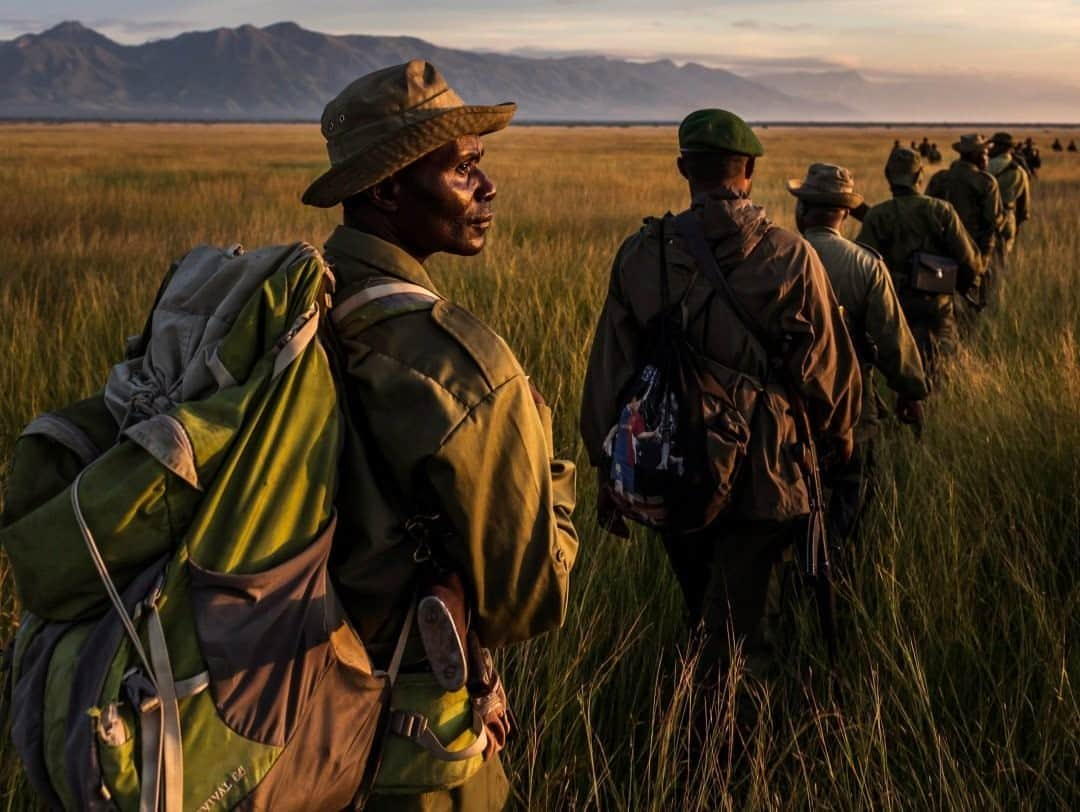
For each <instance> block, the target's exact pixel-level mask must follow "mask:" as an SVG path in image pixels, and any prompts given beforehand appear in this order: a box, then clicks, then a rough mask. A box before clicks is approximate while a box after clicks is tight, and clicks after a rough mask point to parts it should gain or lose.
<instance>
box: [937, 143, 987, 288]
mask: <svg viewBox="0 0 1080 812" xmlns="http://www.w3.org/2000/svg"><path fill="white" fill-rule="evenodd" d="M952 146H953V149H954V150H956V151H957V152H958V153H959V154H960V157H959V158H957V159H956V160H955V161H953V162H952V165H951V166H950V167H949V168H948V169H942V170H941V171H940V172H937V173H936V174H935V175H934V176H933V177H932V178H931V179H930V183H929V184H928V185H927V187H926V193H927V194H928V195H929V196H930V197H936V198H938V199H939V200H947V201H948V202H949V203H951V204H952V207H953V208H954V209H956V213H957V214H959V215H960V221H961V222H962V223H963V224H964V228H966V229H967V231H968V234H970V235H971V239H972V240H974V241H975V245H976V246H977V247H978V249H979V253H980V254H981V255H982V260H983V265H984V266H985V267H986V270H987V274H992V272H993V267H992V266H993V261H994V248H995V246H996V244H997V240H998V234H999V232H1000V231H1001V226H1002V223H1003V221H1004V217H1003V215H1002V209H1001V194H1000V192H999V191H998V183H997V180H996V179H995V178H994V176H993V175H991V174H990V173H989V172H987V171H986V168H987V166H988V164H989V157H988V154H987V150H988V149H989V147H990V142H989V141H987V140H986V139H985V138H983V137H982V136H981V135H979V134H977V133H968V134H966V135H961V136H960V140H959V141H957V142H956V143H955V144H953V145H952ZM985 281H990V279H989V277H988V278H987V280H985Z"/></svg>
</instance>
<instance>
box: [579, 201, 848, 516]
mask: <svg viewBox="0 0 1080 812" xmlns="http://www.w3.org/2000/svg"><path fill="white" fill-rule="evenodd" d="M693 209H694V211H696V212H698V213H699V214H700V216H701V217H702V220H703V226H704V231H705V235H706V237H707V238H708V239H709V242H710V244H711V245H712V246H713V251H714V253H715V254H716V258H717V261H718V262H719V263H720V265H721V267H725V266H730V265H732V264H735V267H734V268H733V269H732V270H731V271H730V273H729V275H728V279H729V280H730V282H731V286H732V288H733V289H734V291H735V292H736V294H737V295H739V296H740V297H741V300H742V304H743V306H744V307H745V308H746V309H747V310H748V311H749V312H750V314H751V315H752V316H755V317H756V318H757V321H758V324H760V325H762V327H763V328H764V329H765V330H767V331H768V332H769V333H770V334H772V335H773V336H774V337H775V338H776V339H778V340H779V339H780V338H781V337H783V336H785V335H788V336H791V337H792V339H791V342H790V352H789V354H788V355H787V357H785V358H784V359H783V362H784V368H785V372H786V374H785V377H786V378H788V379H789V380H791V381H794V382H796V385H797V387H798V392H799V394H800V395H801V397H802V398H803V400H804V401H805V403H806V408H807V412H808V413H809V415H810V419H811V422H812V424H813V428H814V430H815V431H816V432H817V433H818V434H819V435H820V436H822V437H823V438H824V439H826V441H831V440H835V439H836V438H839V437H842V436H844V435H846V434H847V433H848V432H849V431H851V430H852V429H853V428H854V426H855V424H856V422H857V421H858V417H859V408H860V405H861V398H862V384H861V376H860V372H859V363H858V359H857V358H856V357H855V351H854V349H853V347H852V346H851V340H850V338H849V337H848V333H847V329H846V327H845V326H844V323H843V317H842V316H841V314H840V309H839V307H838V306H837V304H836V299H835V298H834V297H833V294H832V288H831V287H830V286H829V281H828V279H827V277H826V276H825V270H824V268H822V267H821V261H820V260H819V259H818V257H817V254H816V253H814V251H813V249H811V248H810V245H809V244H808V243H807V242H806V241H805V240H803V239H802V238H801V237H799V236H798V235H797V234H794V233H792V232H790V231H787V230H785V229H782V228H778V227H775V226H772V225H771V224H770V223H769V221H768V219H767V218H766V217H765V212H764V210H763V209H762V208H760V207H758V206H755V205H753V204H752V203H751V202H750V201H749V200H743V199H731V195H729V194H724V193H718V194H714V195H710V196H703V197H701V198H699V199H697V200H695V201H694V206H693ZM661 222H663V234H664V239H665V240H666V245H665V251H664V255H665V258H666V262H665V266H664V268H661V265H660V238H661V236H660V235H661ZM661 273H666V274H667V277H668V281H669V284H670V286H671V300H672V301H678V300H679V299H681V298H683V297H685V298H684V299H683V301H684V303H685V307H686V308H687V312H689V313H693V314H695V316H694V318H693V320H692V321H691V322H690V323H689V325H688V338H689V340H690V342H691V344H693V345H694V347H695V349H697V350H698V351H699V352H701V353H703V354H704V355H705V356H706V357H708V358H711V359H713V360H715V361H717V362H719V363H721V364H724V365H725V366H728V367H731V368H734V369H738V370H741V371H743V372H745V373H748V374H750V375H753V376H755V377H757V378H759V379H761V380H765V379H769V380H770V381H773V382H770V383H769V385H768V387H767V391H766V392H765V395H764V396H763V398H762V401H761V402H760V403H759V405H758V408H757V410H756V412H755V414H754V418H753V420H752V422H751V441H750V450H749V453H748V456H747V460H746V464H745V468H744V474H743V475H742V477H741V478H740V481H739V484H738V486H737V492H736V494H735V500H734V503H733V508H732V513H731V515H732V517H734V518H744V519H779V520H783V519H789V518H793V517H795V516H800V515H804V514H806V513H808V512H809V506H808V502H807V492H806V486H805V484H804V483H803V480H802V475H801V473H800V472H799V468H798V466H797V465H796V462H795V460H794V458H793V454H792V452H793V448H792V446H793V444H794V443H795V441H796V435H795V424H794V422H793V420H792V418H791V415H790V413H789V408H790V407H789V405H788V396H787V394H786V391H785V387H784V385H783V384H781V383H779V382H775V380H774V378H770V377H769V374H768V373H769V359H767V358H766V357H765V356H764V354H763V352H762V350H761V348H760V345H759V344H758V343H757V342H756V341H755V340H754V338H753V336H752V335H751V333H750V332H749V330H748V329H747V328H746V327H744V326H743V324H742V322H741V321H740V320H739V318H738V316H737V315H736V313H735V311H734V309H733V308H732V306H731V305H730V304H728V302H727V301H726V299H725V297H724V296H723V295H719V294H717V292H716V290H715V289H714V288H713V287H712V285H711V284H710V283H709V282H708V281H706V279H705V278H704V277H703V276H702V275H701V274H700V273H699V272H698V270H697V268H696V266H695V263H694V260H693V258H692V256H691V254H690V253H689V251H688V250H687V249H686V248H685V247H684V246H683V244H682V242H681V240H680V238H679V237H678V235H677V234H676V232H675V224H674V218H673V216H672V215H671V214H668V215H665V216H664V218H662V220H661V219H656V218H649V219H647V220H646V221H645V225H644V227H643V228H642V229H641V230H639V231H638V232H637V233H636V234H634V235H633V236H631V237H629V238H628V239H627V240H626V241H625V242H624V243H623V244H622V247H621V248H620V249H619V252H618V254H617V255H616V257H615V262H614V266H613V267H612V270H611V280H610V283H609V288H608V294H607V299H606V301H605V302H604V308H603V311H602V312H601V314H600V320H599V323H598V325H597V327H596V334H595V336H594V338H593V344H592V351H591V354H590V356H589V366H588V370H587V372H586V376H585V390H584V395H583V399H582V406H581V434H582V437H583V438H584V441H585V448H586V450H587V452H588V454H589V458H590V460H591V462H592V464H593V465H595V466H600V465H601V464H602V462H603V443H604V438H605V436H606V435H607V433H608V430H609V429H610V428H611V426H612V424H613V423H614V422H615V420H616V418H617V417H618V414H617V412H618V408H619V403H618V399H619V395H620V393H621V392H622V391H623V390H624V389H625V387H626V385H627V383H628V382H629V381H630V380H631V378H632V377H633V376H634V375H635V374H636V373H637V372H638V370H639V369H640V367H641V365H642V364H643V362H644V354H645V353H646V352H647V351H648V350H649V349H650V348H649V347H646V346H643V344H644V341H643V335H644V329H645V325H646V324H647V323H648V322H649V321H650V320H651V319H652V318H653V317H654V316H656V315H657V314H658V313H659V312H660V301H661V298H660V297H661V294H660V284H661V281H660V280H661ZM777 343H779V342H777Z"/></svg>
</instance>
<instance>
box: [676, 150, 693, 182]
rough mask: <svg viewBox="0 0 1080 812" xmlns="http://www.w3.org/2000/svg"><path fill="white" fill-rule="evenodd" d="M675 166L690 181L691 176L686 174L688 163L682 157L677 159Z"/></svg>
mask: <svg viewBox="0 0 1080 812" xmlns="http://www.w3.org/2000/svg"><path fill="white" fill-rule="evenodd" d="M675 166H677V167H678V168H679V174H680V175H682V176H683V177H684V178H686V180H690V176H689V175H688V174H686V161H685V160H684V159H683V156H682V155H680V156H679V157H678V158H676V159H675Z"/></svg>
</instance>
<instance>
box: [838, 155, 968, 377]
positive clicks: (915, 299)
mask: <svg viewBox="0 0 1080 812" xmlns="http://www.w3.org/2000/svg"><path fill="white" fill-rule="evenodd" d="M921 177H922V160H921V159H920V158H919V154H918V153H917V152H914V151H912V150H907V149H899V150H894V151H893V153H892V154H891V155H890V156H889V160H888V162H887V163H886V164H885V178H886V179H887V180H888V181H889V188H890V189H891V190H892V194H893V199H892V200H889V201H886V202H885V203H879V204H878V205H876V206H874V207H873V208H872V209H870V211H869V212H867V213H866V216H865V217H864V219H863V225H862V230H861V231H860V232H859V242H860V243H862V244H863V245H866V246H869V247H870V248H873V249H874V250H875V251H878V252H879V253H880V254H881V255H882V256H883V257H884V258H885V264H886V265H887V266H888V268H889V272H890V273H891V274H892V278H893V283H894V285H895V286H896V290H897V293H898V295H899V297H900V305H901V307H902V308H903V310H904V315H905V316H906V317H907V320H908V324H909V325H910V326H911V331H912V333H913V334H914V336H915V341H916V343H917V344H918V345H919V350H920V352H921V353H922V356H923V364H924V366H925V368H926V371H927V372H928V373H929V374H930V376H931V377H933V376H934V374H935V373H936V371H937V367H938V363H939V360H940V357H941V356H948V355H951V354H952V353H954V352H955V351H956V347H957V342H958V341H959V334H958V331H957V327H956V315H955V311H954V307H953V296H952V294H950V293H925V292H922V291H918V290H915V289H913V288H912V287H911V285H910V278H909V276H910V273H909V272H910V262H911V257H912V254H914V252H916V251H926V252H929V253H932V254H938V255H940V256H944V257H949V258H950V259H952V260H953V261H955V262H956V263H957V264H959V266H960V273H959V280H958V286H959V292H960V293H965V292H967V291H968V290H970V289H971V288H972V287H973V286H975V285H977V284H978V281H979V277H980V276H981V274H982V272H983V263H982V258H981V257H980V255H979V251H978V249H977V248H976V247H975V243H974V242H972V240H971V237H970V236H968V233H967V230H966V229H965V228H964V224H963V223H961V222H960V217H959V215H957V213H956V210H955V209H954V208H953V207H952V206H951V205H949V204H948V203H946V202H945V201H942V200H936V199H935V198H932V197H927V196H925V195H921V194H919V192H918V191H917V190H918V186H919V181H920V179H921Z"/></svg>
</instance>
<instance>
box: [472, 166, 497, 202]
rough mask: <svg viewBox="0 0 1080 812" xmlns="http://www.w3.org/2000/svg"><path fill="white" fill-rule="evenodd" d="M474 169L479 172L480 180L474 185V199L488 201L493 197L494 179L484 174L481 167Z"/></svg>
mask: <svg viewBox="0 0 1080 812" xmlns="http://www.w3.org/2000/svg"><path fill="white" fill-rule="evenodd" d="M476 171H477V172H479V173H480V182H479V184H477V187H476V199H477V200H482V201H483V202H485V203H490V202H491V201H492V200H494V199H495V181H493V180H492V179H491V178H489V177H488V176H487V175H486V174H484V171H483V170H482V169H477V170H476Z"/></svg>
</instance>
